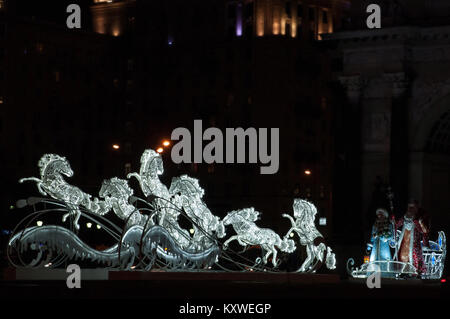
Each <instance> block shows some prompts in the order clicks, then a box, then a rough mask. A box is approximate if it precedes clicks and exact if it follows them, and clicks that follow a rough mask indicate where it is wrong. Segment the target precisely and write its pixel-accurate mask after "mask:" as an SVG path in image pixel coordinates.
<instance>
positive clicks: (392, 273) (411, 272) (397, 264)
mask: <svg viewBox="0 0 450 319" xmlns="http://www.w3.org/2000/svg"><path fill="white" fill-rule="evenodd" d="M400 233H401V231H400V230H397V237H396V238H400ZM395 245H398V243H394V246H395ZM422 251H423V260H424V264H425V272H424V273H421V274H418V273H417V269H416V268H415V267H414V265H412V264H411V263H405V262H401V261H398V260H383V261H369V262H365V263H363V264H362V265H361V266H360V267H359V268H355V267H353V266H354V264H355V261H354V259H353V258H350V259H349V260H348V261H347V272H348V273H349V275H350V276H352V277H353V278H367V277H369V276H370V275H371V274H373V273H374V272H379V273H380V276H381V277H383V278H393V279H404V278H420V279H440V278H441V277H442V274H443V273H444V265H445V257H446V254H447V239H446V236H445V233H444V232H443V231H440V232H439V233H438V239H437V240H436V241H431V240H430V241H429V246H428V247H427V246H424V245H423V243H422Z"/></svg>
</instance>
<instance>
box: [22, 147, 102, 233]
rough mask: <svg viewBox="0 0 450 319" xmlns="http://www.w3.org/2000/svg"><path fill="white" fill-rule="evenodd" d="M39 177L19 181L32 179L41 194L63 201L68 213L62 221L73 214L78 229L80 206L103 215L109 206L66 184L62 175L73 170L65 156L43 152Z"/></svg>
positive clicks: (71, 173)
mask: <svg viewBox="0 0 450 319" xmlns="http://www.w3.org/2000/svg"><path fill="white" fill-rule="evenodd" d="M38 166H39V170H40V175H41V178H40V179H39V178H36V177H28V178H22V179H21V180H19V183H23V182H25V181H33V182H36V183H37V188H38V190H39V192H40V193H41V194H42V195H49V196H51V197H53V198H54V199H57V200H60V201H63V202H64V203H65V204H66V205H67V207H68V209H69V213H67V214H65V215H64V216H63V222H65V221H66V219H67V217H68V216H70V215H75V220H74V226H75V228H76V229H79V228H80V226H79V225H78V220H79V219H80V215H81V211H80V206H82V207H84V208H85V209H86V210H88V211H90V212H92V213H94V214H97V215H105V214H106V213H107V212H108V211H109V210H110V209H111V206H110V205H109V204H108V203H107V202H101V201H99V199H98V198H94V200H91V195H89V194H86V193H84V192H83V191H81V190H80V189H79V188H78V187H75V186H72V185H70V184H68V183H67V182H66V181H65V180H64V177H63V175H64V176H67V177H72V176H73V171H72V168H71V167H70V165H69V162H68V161H67V160H66V158H65V157H62V156H59V155H55V154H45V155H44V156H42V158H41V159H40V160H39V163H38Z"/></svg>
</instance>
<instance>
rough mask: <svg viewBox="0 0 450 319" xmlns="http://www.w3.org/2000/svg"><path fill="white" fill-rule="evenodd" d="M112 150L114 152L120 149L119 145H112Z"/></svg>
mask: <svg viewBox="0 0 450 319" xmlns="http://www.w3.org/2000/svg"><path fill="white" fill-rule="evenodd" d="M112 148H113V149H115V150H118V149H119V148H120V145H119V144H113V146H112Z"/></svg>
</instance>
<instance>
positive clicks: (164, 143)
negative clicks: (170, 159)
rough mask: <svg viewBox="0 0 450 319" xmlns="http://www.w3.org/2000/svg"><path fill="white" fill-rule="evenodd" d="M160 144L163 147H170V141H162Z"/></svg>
mask: <svg viewBox="0 0 450 319" xmlns="http://www.w3.org/2000/svg"><path fill="white" fill-rule="evenodd" d="M162 144H163V146H169V145H170V141H168V140H164V141H163V143H162Z"/></svg>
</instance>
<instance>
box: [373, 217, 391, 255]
mask: <svg viewBox="0 0 450 319" xmlns="http://www.w3.org/2000/svg"><path fill="white" fill-rule="evenodd" d="M389 230H390V235H389V236H382V237H378V236H377V237H375V235H376V234H377V229H376V227H375V225H374V226H373V227H372V236H371V243H372V252H371V254H370V261H371V262H373V261H384V260H392V257H391V249H390V247H389V242H390V241H391V240H393V235H394V228H393V226H392V224H390V223H389Z"/></svg>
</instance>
